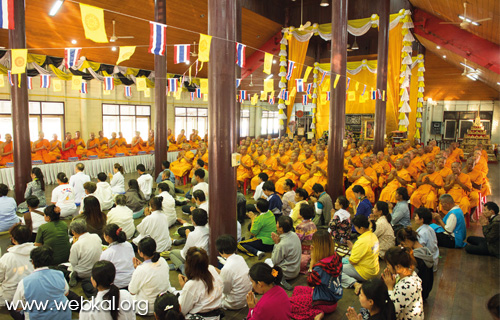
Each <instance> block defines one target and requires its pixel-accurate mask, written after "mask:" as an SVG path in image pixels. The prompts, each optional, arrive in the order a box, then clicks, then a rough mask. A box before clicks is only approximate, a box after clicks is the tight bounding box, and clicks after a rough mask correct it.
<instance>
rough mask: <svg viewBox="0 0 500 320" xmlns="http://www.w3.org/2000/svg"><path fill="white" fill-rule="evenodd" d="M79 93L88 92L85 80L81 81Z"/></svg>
mask: <svg viewBox="0 0 500 320" xmlns="http://www.w3.org/2000/svg"><path fill="white" fill-rule="evenodd" d="M80 93H84V94H87V93H88V90H87V82H85V81H82V88H81V89H80Z"/></svg>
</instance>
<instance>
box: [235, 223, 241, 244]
mask: <svg viewBox="0 0 500 320" xmlns="http://www.w3.org/2000/svg"><path fill="white" fill-rule="evenodd" d="M236 237H237V238H238V239H236V240H237V241H238V242H240V241H241V223H240V222H239V221H238V220H236Z"/></svg>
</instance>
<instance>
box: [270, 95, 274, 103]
mask: <svg viewBox="0 0 500 320" xmlns="http://www.w3.org/2000/svg"><path fill="white" fill-rule="evenodd" d="M269 104H274V96H269Z"/></svg>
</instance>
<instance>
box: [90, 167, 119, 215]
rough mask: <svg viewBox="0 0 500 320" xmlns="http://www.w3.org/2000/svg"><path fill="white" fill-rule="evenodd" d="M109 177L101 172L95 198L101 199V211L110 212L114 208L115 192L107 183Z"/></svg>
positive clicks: (98, 175)
mask: <svg viewBox="0 0 500 320" xmlns="http://www.w3.org/2000/svg"><path fill="white" fill-rule="evenodd" d="M107 178H108V177H107V176H106V174H105V173H104V172H99V173H98V174H97V180H98V182H97V189H96V191H95V192H94V196H95V197H97V199H99V203H100V204H101V210H109V209H111V207H113V204H114V201H113V190H112V189H111V185H110V184H109V183H107V182H106V180H107Z"/></svg>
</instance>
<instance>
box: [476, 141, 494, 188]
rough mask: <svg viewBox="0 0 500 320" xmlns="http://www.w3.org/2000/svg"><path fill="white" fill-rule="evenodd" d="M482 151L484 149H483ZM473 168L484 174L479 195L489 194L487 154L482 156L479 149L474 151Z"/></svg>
mask: <svg viewBox="0 0 500 320" xmlns="http://www.w3.org/2000/svg"><path fill="white" fill-rule="evenodd" d="M483 151H484V150H483ZM474 168H477V170H479V171H481V172H482V173H483V174H484V183H483V187H482V188H481V196H482V197H486V196H489V195H491V186H490V180H489V179H488V155H486V157H484V156H483V155H482V152H481V149H479V150H476V151H474Z"/></svg>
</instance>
